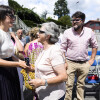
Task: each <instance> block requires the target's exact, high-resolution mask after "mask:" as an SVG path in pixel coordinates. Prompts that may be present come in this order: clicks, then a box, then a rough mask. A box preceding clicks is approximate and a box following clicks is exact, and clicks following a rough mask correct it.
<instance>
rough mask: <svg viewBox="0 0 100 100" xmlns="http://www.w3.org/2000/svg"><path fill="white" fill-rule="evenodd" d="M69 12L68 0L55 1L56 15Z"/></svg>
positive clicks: (59, 15)
mask: <svg viewBox="0 0 100 100" xmlns="http://www.w3.org/2000/svg"><path fill="white" fill-rule="evenodd" d="M68 14H69V9H68V8H67V1H66V0H58V1H57V2H55V8H54V15H57V16H58V17H59V18H60V17H62V16H65V15H68Z"/></svg>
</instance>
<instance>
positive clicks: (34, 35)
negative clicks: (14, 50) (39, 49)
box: [24, 27, 42, 56]
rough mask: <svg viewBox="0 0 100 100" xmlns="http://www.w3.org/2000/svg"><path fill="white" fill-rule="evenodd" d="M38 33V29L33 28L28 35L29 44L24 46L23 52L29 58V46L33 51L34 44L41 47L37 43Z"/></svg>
mask: <svg viewBox="0 0 100 100" xmlns="http://www.w3.org/2000/svg"><path fill="white" fill-rule="evenodd" d="M38 32H39V28H38V27H34V28H32V29H31V30H30V32H29V35H30V42H29V43H27V44H26V46H25V49H24V52H25V55H26V56H29V55H28V54H29V52H28V51H29V47H30V45H32V46H33V49H34V43H37V44H38V45H42V44H41V43H39V42H38V35H37V33H38Z"/></svg>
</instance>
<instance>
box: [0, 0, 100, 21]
mask: <svg viewBox="0 0 100 100" xmlns="http://www.w3.org/2000/svg"><path fill="white" fill-rule="evenodd" d="M14 1H16V2H18V3H19V4H20V5H23V7H26V8H29V9H32V8H34V10H33V11H34V12H36V13H37V14H38V15H40V16H41V14H42V13H43V12H44V11H48V14H53V10H54V4H55V2H57V1H58V0H14ZM3 2H4V3H7V0H0V4H1V3H3ZM67 3H68V9H69V11H70V14H69V15H70V16H71V15H72V14H73V13H74V12H76V11H82V12H84V13H85V14H86V21H85V22H87V21H89V20H97V18H100V0H67Z"/></svg>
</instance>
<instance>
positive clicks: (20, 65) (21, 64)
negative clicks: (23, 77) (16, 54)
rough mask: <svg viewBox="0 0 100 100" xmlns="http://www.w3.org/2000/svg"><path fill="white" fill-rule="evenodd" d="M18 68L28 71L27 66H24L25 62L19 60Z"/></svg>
mask: <svg viewBox="0 0 100 100" xmlns="http://www.w3.org/2000/svg"><path fill="white" fill-rule="evenodd" d="M18 66H19V67H21V68H23V69H28V68H29V66H27V65H26V63H25V61H22V60H19V62H18Z"/></svg>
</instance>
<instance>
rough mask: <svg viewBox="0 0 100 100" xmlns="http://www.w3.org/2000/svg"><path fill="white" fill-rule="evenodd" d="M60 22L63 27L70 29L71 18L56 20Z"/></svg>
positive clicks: (64, 17) (63, 17) (65, 17)
mask: <svg viewBox="0 0 100 100" xmlns="http://www.w3.org/2000/svg"><path fill="white" fill-rule="evenodd" d="M58 20H59V21H60V22H62V23H63V24H64V26H66V25H67V26H68V27H71V26H72V24H71V18H70V16H68V15H65V16H62V17H61V18H59V19H58Z"/></svg>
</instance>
